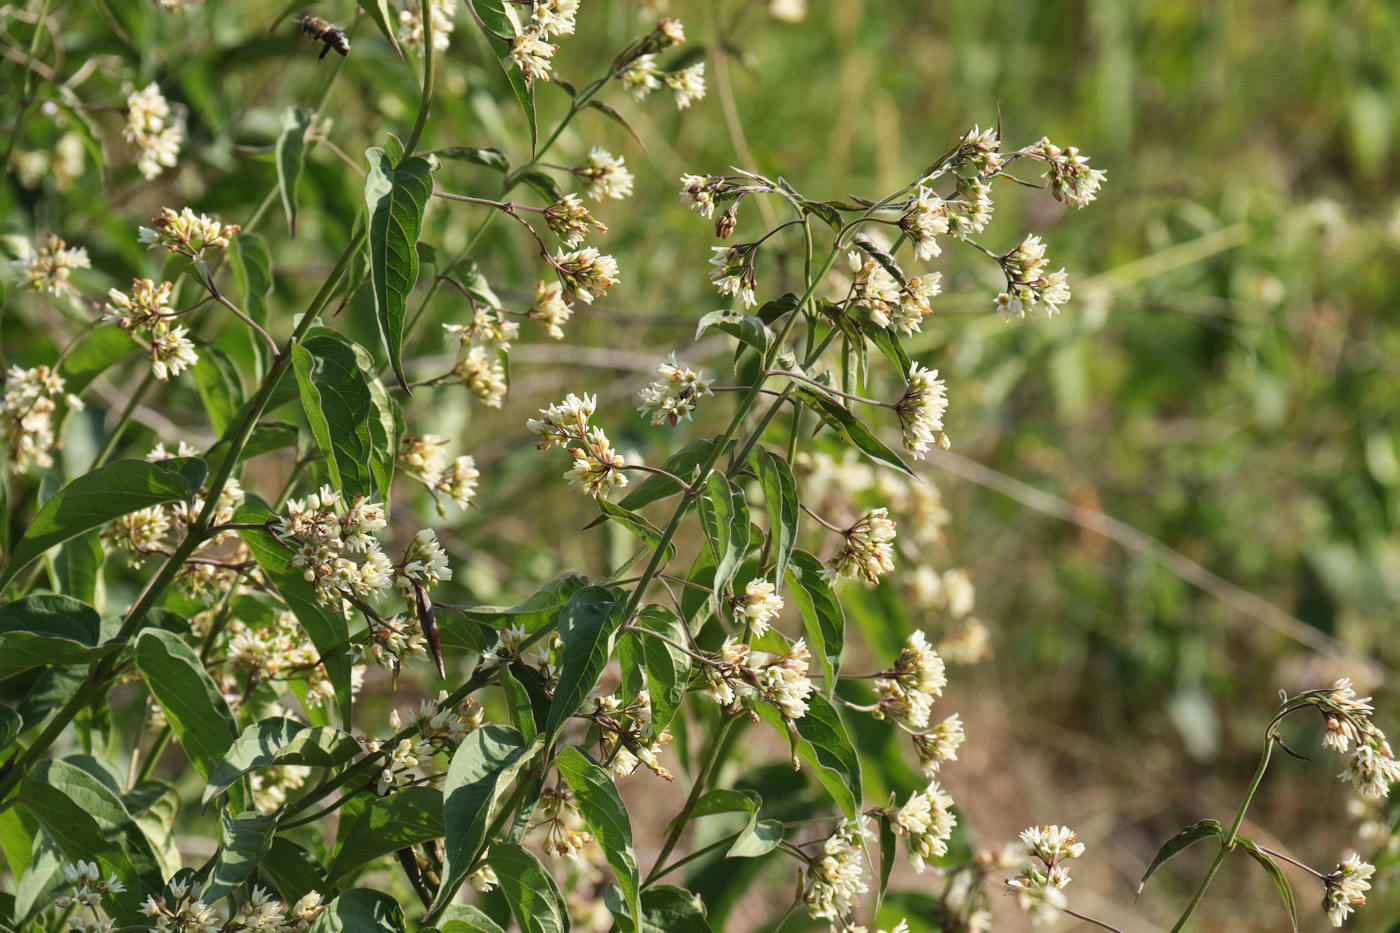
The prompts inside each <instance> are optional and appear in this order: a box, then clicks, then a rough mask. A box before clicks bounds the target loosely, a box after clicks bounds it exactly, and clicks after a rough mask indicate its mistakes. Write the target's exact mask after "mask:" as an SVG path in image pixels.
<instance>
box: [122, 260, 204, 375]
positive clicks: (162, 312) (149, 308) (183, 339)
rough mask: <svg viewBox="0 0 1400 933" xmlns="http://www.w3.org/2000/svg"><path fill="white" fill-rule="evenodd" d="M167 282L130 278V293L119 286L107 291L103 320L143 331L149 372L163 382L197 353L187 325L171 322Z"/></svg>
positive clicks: (196, 359) (192, 361)
mask: <svg viewBox="0 0 1400 933" xmlns="http://www.w3.org/2000/svg"><path fill="white" fill-rule="evenodd" d="M172 287H173V286H172V285H171V283H169V282H161V283H160V284H159V285H157V284H156V283H155V282H153V281H151V280H150V279H133V280H132V282H131V294H129V295H128V294H127V293H126V292H123V291H120V290H118V289H115V288H113V289H109V290H108V291H107V304H106V305H104V306H103V308H102V320H103V322H104V323H107V324H115V325H117V326H118V327H120V328H122V330H125V331H127V332H129V333H133V334H135V333H136V332H138V331H142V330H144V331H145V332H146V334H147V339H148V342H149V343H150V347H151V371H152V372H153V373H155V376H156V378H157V379H159V380H161V381H162V382H167V381H169V379H170V377H171V376H178V375H179V374H180V373H182V372H184V371H185V370H186V369H188V368H189V367H191V366H193V365H194V364H195V363H197V362H199V354H198V353H196V352H195V348H194V342H193V341H191V340H190V339H189V328H187V327H182V326H180V325H178V324H175V323H174V319H175V312H174V311H173V310H172V309H171V307H170V290H171V288H172Z"/></svg>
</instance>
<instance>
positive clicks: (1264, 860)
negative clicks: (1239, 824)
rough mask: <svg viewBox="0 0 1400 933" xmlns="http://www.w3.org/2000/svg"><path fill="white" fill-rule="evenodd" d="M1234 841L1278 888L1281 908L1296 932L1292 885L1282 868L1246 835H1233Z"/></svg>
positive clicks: (1296, 918) (1296, 915) (1296, 914)
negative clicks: (1286, 913)
mask: <svg viewBox="0 0 1400 933" xmlns="http://www.w3.org/2000/svg"><path fill="white" fill-rule="evenodd" d="M1235 842H1236V843H1237V844H1238V845H1239V847H1240V848H1241V849H1244V850H1245V851H1246V852H1248V853H1249V855H1250V857H1251V858H1253V859H1254V861H1256V862H1258V863H1259V864H1260V865H1261V866H1262V867H1263V869H1264V871H1266V872H1267V873H1268V875H1269V878H1270V879H1271V880H1272V881H1273V883H1274V887H1275V888H1277V889H1278V896H1279V897H1280V898H1281V899H1282V900H1283V909H1284V910H1286V911H1287V912H1288V922H1289V924H1290V925H1292V927H1293V933H1298V905H1297V904H1296V903H1295V902H1294V899H1293V887H1292V886H1291V885H1290V884H1289V883H1288V879H1287V878H1286V877H1284V874H1283V869H1281V868H1279V867H1278V863H1277V862H1275V861H1274V860H1273V859H1272V858H1270V857H1269V854H1268V853H1267V852H1265V851H1263V850H1262V849H1260V848H1259V846H1258V844H1257V843H1255V841H1254V840H1253V839H1250V838H1249V837H1248V836H1240V835H1236V836H1235Z"/></svg>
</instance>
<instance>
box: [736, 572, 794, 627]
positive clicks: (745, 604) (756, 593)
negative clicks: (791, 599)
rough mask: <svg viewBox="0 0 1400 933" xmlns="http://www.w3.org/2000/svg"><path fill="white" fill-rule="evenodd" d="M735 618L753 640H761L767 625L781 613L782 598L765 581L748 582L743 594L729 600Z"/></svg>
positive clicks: (776, 590)
mask: <svg viewBox="0 0 1400 933" xmlns="http://www.w3.org/2000/svg"><path fill="white" fill-rule="evenodd" d="M731 605H732V606H733V607H734V611H735V617H736V619H738V620H742V621H743V622H744V624H745V625H747V626H748V627H749V632H750V633H751V634H752V635H753V637H754V638H762V637H763V635H764V634H765V633H766V632H767V631H768V626H769V623H771V622H772V621H773V620H774V619H776V618H777V617H778V614H779V613H780V612H782V611H783V597H782V596H780V595H779V594H778V588H777V587H776V586H774V585H773V584H772V583H769V582H768V581H767V580H750V581H749V583H748V584H747V585H746V586H745V587H744V592H743V593H741V594H740V595H738V596H735V597H734V598H733V599H732V600H731Z"/></svg>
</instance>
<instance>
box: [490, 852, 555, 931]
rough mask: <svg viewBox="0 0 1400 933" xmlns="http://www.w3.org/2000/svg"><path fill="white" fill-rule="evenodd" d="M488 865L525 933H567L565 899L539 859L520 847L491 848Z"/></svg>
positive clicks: (516, 920)
mask: <svg viewBox="0 0 1400 933" xmlns="http://www.w3.org/2000/svg"><path fill="white" fill-rule="evenodd" d="M487 863H488V864H489V865H490V866H491V867H492V868H493V869H495V871H496V877H497V878H499V879H500V882H501V893H502V894H503V895H505V899H506V902H507V903H508V904H510V912H511V913H512V914H514V915H515V922H516V923H518V924H519V925H520V930H521V933H567V931H568V929H569V912H568V910H567V909H566V908H565V907H564V897H563V895H561V894H560V893H559V886H558V885H557V884H555V883H554V878H553V877H551V876H550V874H549V872H548V871H547V870H546V869H545V867H544V866H543V865H541V864H540V860H539V859H537V858H535V857H534V856H533V855H532V854H530V852H529V851H528V850H526V849H522V848H521V847H520V846H517V845H511V844H510V843H498V844H496V845H494V846H492V847H491V855H490V857H489V858H487Z"/></svg>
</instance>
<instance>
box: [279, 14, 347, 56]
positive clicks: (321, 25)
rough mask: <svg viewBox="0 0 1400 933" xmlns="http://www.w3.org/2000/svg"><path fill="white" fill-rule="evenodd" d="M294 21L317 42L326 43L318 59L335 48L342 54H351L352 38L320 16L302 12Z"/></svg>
mask: <svg viewBox="0 0 1400 933" xmlns="http://www.w3.org/2000/svg"><path fill="white" fill-rule="evenodd" d="M293 22H295V23H296V24H297V25H298V26H300V27H301V31H302V32H304V33H306V34H307V35H308V36H310V37H311V38H313V39H315V40H316V41H317V42H322V43H325V46H326V47H325V48H324V49H322V50H321V54H320V55H318V56H317V58H318V59H321V58H325V57H326V53H327V52H329V51H330V50H331V49H335V50H336V51H337V52H339V53H340V54H341V55H349V54H350V40H349V39H347V38H346V37H345V33H344V32H343V31H341V30H340V29H337V28H336V27H335V26H332V25H331V24H330V23H328V22H326V21H325V20H323V19H321V17H319V16H311V15H310V14H307V13H302V14H301V15H299V16H298V17H297V18H296V19H295V20H294V21H293Z"/></svg>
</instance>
